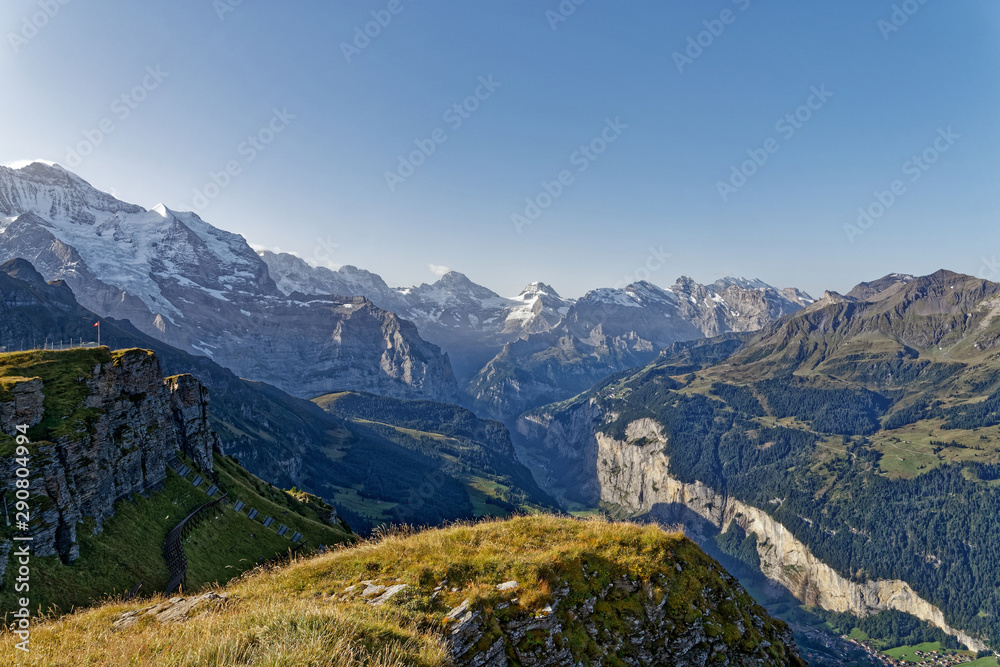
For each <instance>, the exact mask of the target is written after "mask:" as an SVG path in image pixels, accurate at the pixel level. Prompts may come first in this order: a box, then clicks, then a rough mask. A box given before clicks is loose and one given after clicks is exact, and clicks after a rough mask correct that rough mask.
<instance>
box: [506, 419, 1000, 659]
mask: <svg viewBox="0 0 1000 667" xmlns="http://www.w3.org/2000/svg"><path fill="white" fill-rule="evenodd" d="M573 413H574V414H573V416H572V418H571V419H570V420H569V421H566V422H563V421H558V420H554V419H553V418H552V417H551V416H550V415H544V414H543V415H538V414H536V415H529V416H527V417H525V418H522V419H521V421H520V422H519V424H518V430H519V431H520V432H521V433H522V434H523V435H529V436H534V437H535V439H536V440H541V441H542V442H544V443H545V445H546V446H548V447H551V448H552V449H553V450H554V451H555V452H558V454H559V455H560V456H563V457H566V456H572V457H575V458H576V459H577V464H578V466H577V467H578V468H579V469H580V470H585V471H587V475H586V478H585V479H580V480H579V482H580V484H581V486H580V488H581V493H582V495H583V496H584V498H585V499H586V500H588V501H589V502H591V503H593V504H597V503H598V502H605V503H611V504H613V505H617V506H619V507H622V508H625V509H626V510H627V511H628V512H629V513H630V514H632V515H634V516H643V515H648V516H650V517H651V518H654V519H657V520H660V521H664V522H668V523H669V522H676V521H680V522H683V523H684V524H685V526H686V527H687V528H688V529H689V531H690V532H691V533H692V537H694V538H695V539H699V538H700V537H701V535H700V532H701V531H700V526H699V523H700V521H698V520H694V521H692V519H694V516H692V514H693V515H695V516H696V517H698V518H699V519H700V520H703V521H705V522H708V523H709V524H711V525H712V526H714V527H715V528H718V529H719V530H720V531H725V530H726V529H727V528H728V527H729V525H730V523H732V522H734V521H735V522H736V524H737V525H738V526H739V527H740V528H742V529H743V530H744V531H746V532H747V533H748V534H750V533H753V534H755V535H756V537H757V549H758V553H759V556H760V562H761V571H762V572H763V574H764V575H765V576H767V577H768V578H769V579H771V580H772V581H775V582H777V583H778V584H780V585H781V586H783V587H784V588H786V589H788V590H789V591H790V592H791V593H792V594H793V595H795V597H796V598H798V599H799V600H801V601H802V602H803V603H805V604H809V605H816V606H819V607H822V608H824V609H829V610H832V611H841V612H851V613H853V614H856V615H859V616H866V615H869V614H872V613H877V612H880V611H884V610H889V609H896V610H899V611H902V612H906V613H909V614H912V615H913V616H916V617H917V618H919V619H921V620H924V621H927V622H929V623H931V624H932V625H934V626H936V627H938V628H941V629H942V630H943V631H944V632H946V633H948V634H950V635H954V636H955V637H956V638H958V640H959V641H961V642H962V643H964V644H965V645H966V646H968V647H969V648H970V649H972V650H983V649H985V648H986V645H985V644H983V643H982V642H981V641H979V640H977V639H975V638H973V637H970V636H969V635H967V634H966V633H963V632H961V631H960V630H957V629H955V628H952V627H950V626H949V625H948V623H947V622H946V621H945V618H944V613H943V612H942V611H941V610H940V609H938V608H937V607H935V606H934V605H932V604H931V603H929V602H927V601H926V600H924V599H922V598H921V597H920V596H919V595H917V594H916V592H914V590H913V589H912V588H911V587H910V586H909V584H907V583H906V582H904V581H899V580H869V581H864V582H854V581H850V580H848V579H846V578H845V577H843V576H841V575H840V574H838V573H837V572H836V571H835V570H834V569H833V568H831V567H830V566H828V565H827V564H825V563H824V562H822V561H821V560H819V559H818V558H816V557H815V556H814V555H813V553H812V552H811V551H810V549H809V548H808V547H807V546H806V545H805V544H803V543H802V542H800V541H799V540H798V539H796V538H795V537H794V536H793V535H792V533H791V532H790V531H788V530H787V529H786V528H785V527H784V526H783V525H782V524H781V523H780V522H778V521H777V520H775V519H774V518H773V517H771V516H770V515H769V514H768V513H767V512H765V511H763V510H761V509H760V508H757V507H753V506H750V505H747V504H745V503H742V502H740V501H738V500H734V499H733V498H730V497H728V496H726V495H725V494H721V493H718V492H716V491H715V490H713V489H711V488H709V487H708V486H706V485H704V484H702V483H701V482H695V483H691V484H688V483H683V482H681V481H679V480H678V479H676V478H674V477H673V476H672V475H671V473H670V459H669V457H668V456H667V455H666V454H665V453H664V445H665V444H666V442H667V440H666V438H665V436H664V434H663V430H662V428H661V427H660V425H659V424H658V423H656V422H655V421H654V420H652V419H648V418H647V419H638V420H636V421H633V422H631V423H629V425H628V426H627V428H626V430H625V441H621V440H616V439H614V438H612V437H610V436H608V435H606V434H604V433H599V432H597V431H596V429H595V428H594V427H595V426H596V425H598V424H600V423H601V422H602V421H604V419H603V417H602V415H601V414H600V408H599V407H598V406H597V405H596V403H595V402H594V401H590V402H588V403H585V404H583V405H581V406H580V407H578V408H577V409H576V410H574V411H573ZM679 510H680V511H679Z"/></svg>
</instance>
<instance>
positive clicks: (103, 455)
mask: <svg viewBox="0 0 1000 667" xmlns="http://www.w3.org/2000/svg"><path fill="white" fill-rule="evenodd" d="M6 379H7V380H8V381H12V384H6V383H5V385H4V387H3V388H4V389H5V392H4V393H5V394H12V395H13V397H14V401H13V403H14V408H13V409H12V410H0V432H2V433H3V434H5V435H8V436H13V435H16V433H17V430H16V429H17V425H18V424H23V423H27V424H29V425H32V422H34V423H35V424H37V423H39V422H40V421H41V419H42V418H43V417H44V412H43V411H40V410H39V407H40V406H41V402H42V400H43V398H44V395H45V393H46V391H55V389H49V388H47V387H45V386H43V385H42V382H41V380H39V379H38V378H34V379H22V378H14V379H12V378H6ZM78 381H79V382H84V383H85V384H86V386H87V389H88V395H87V397H86V399H85V401H84V404H83V405H82V406H79V407H81V408H89V409H92V410H93V411H94V414H95V417H94V419H93V420H92V421H91V422H90V425H89V426H88V427H87V428H85V429H83V430H79V431H77V432H74V433H72V434H59V435H55V434H53V436H54V437H52V438H51V439H50V440H45V441H39V442H33V443H31V445H30V447H29V448H30V450H31V451H32V452H33V456H32V457H31V461H30V470H31V474H32V476H31V478H30V479H31V494H32V500H31V503H32V508H33V514H32V524H31V525H32V533H31V534H32V538H33V541H32V552H33V554H34V555H36V556H53V555H58V556H59V557H60V558H61V559H62V560H63V562H67V563H68V562H72V561H73V560H75V559H76V558H77V557H78V556H79V545H78V543H77V533H76V531H77V527H78V525H79V523H80V522H81V521H82V520H83V518H84V517H91V518H93V519H95V520H96V522H97V527H98V529H100V526H101V524H102V522H103V521H104V519H106V518H108V517H110V516H111V515H112V514H113V513H114V506H115V502H117V501H118V500H120V499H122V498H124V497H127V496H129V495H131V494H135V493H139V494H145V493H147V492H149V491H150V490H152V489H153V488H155V487H156V486H157V485H158V484H160V483H161V482H162V481H163V480H164V479H165V478H166V463H167V460H168V459H169V458H170V457H171V455H172V453H173V452H174V451H176V450H178V449H180V450H181V451H183V452H184V453H185V454H187V455H189V456H190V457H191V458H192V459H194V460H195V461H196V462H197V463H198V464H199V466H201V468H202V469H203V470H205V471H206V472H210V471H211V470H212V452H213V447H214V445H215V441H216V440H215V437H214V435H213V434H212V432H211V431H210V429H209V426H208V413H207V410H208V403H207V395H206V392H205V390H204V389H203V388H202V387H201V386H200V385H199V384H198V383H197V381H196V380H194V379H193V378H191V377H190V376H177V377H174V378H170V379H169V380H164V379H163V376H162V373H161V371H160V364H159V361H158V360H157V359H156V357H155V356H153V355H152V353H149V352H147V351H145V350H129V351H127V352H124V353H121V354H117V355H115V357H114V358H113V359H112V360H109V361H107V362H102V363H98V364H97V365H96V366H95V368H94V370H93V372H92V373H91V376H90V377H89V378H87V377H81V378H80V379H79V380H78ZM0 405H6V403H4V402H2V401H0ZM24 420H27V421H24ZM16 468H17V463H16V462H15V460H14V457H3V459H2V460H0V475H2V479H3V480H4V482H3V489H5V490H6V491H7V494H8V498H12V497H13V494H14V491H15V486H14V480H16V479H17V478H16V476H15V469H16ZM5 564H6V560H3V561H2V562H0V565H5ZM0 576H2V572H0Z"/></svg>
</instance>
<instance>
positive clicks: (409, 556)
mask: <svg viewBox="0 0 1000 667" xmlns="http://www.w3.org/2000/svg"><path fill="white" fill-rule="evenodd" d="M675 556H676V557H678V559H679V560H684V561H686V562H687V563H691V562H698V563H704V562H706V561H707V559H705V557H704V556H703V555H702V554H701V553H700V551H698V549H697V547H696V546H695V545H694V544H693V543H691V542H690V541H688V540H686V539H684V538H683V536H682V535H680V534H672V533H665V532H664V531H662V530H660V529H658V528H654V527H639V526H635V525H631V524H615V523H608V522H605V521H599V520H589V521H577V520H571V519H562V518H558V517H552V516H536V517H519V518H515V519H511V520H507V521H493V522H486V523H480V524H476V525H456V526H452V527H449V528H445V529H441V530H431V531H426V532H421V533H415V534H414V533H410V532H403V533H397V534H392V535H387V536H382V537H380V538H378V539H375V540H372V541H369V542H366V543H363V544H361V545H360V546H356V547H351V548H345V549H340V550H337V551H334V552H331V553H327V554H324V555H320V556H315V557H312V558H307V559H302V560H299V561H297V562H294V563H292V564H289V565H286V566H284V567H280V568H276V569H272V570H258V571H255V572H252V573H249V574H248V575H247V576H245V577H243V578H241V579H239V580H236V581H234V582H231V583H230V584H229V585H228V586H226V587H225V588H222V589H219V590H220V592H223V593H225V594H227V595H228V596H229V600H228V601H226V602H216V603H210V605H208V606H206V607H203V608H199V609H196V610H195V611H194V612H193V617H192V618H190V619H188V620H186V621H185V622H183V623H170V624H164V623H160V622H158V621H156V620H152V619H148V618H147V619H143V620H140V621H139V622H138V623H136V624H135V625H133V626H131V627H127V628H121V629H113V628H112V624H113V623H114V621H115V620H117V619H118V618H120V617H121V616H122V615H123V614H124V613H126V612H128V611H132V610H138V609H143V608H145V607H148V606H150V605H152V604H154V603H155V602H158V601H162V598H155V599H150V598H147V599H143V600H139V601H132V602H129V603H120V602H116V603H109V604H106V605H104V606H102V607H99V608H96V609H92V610H88V611H83V612H80V613H76V614H73V615H70V616H65V617H62V618H59V619H49V620H42V621H39V622H37V624H36V625H35V627H34V628H33V630H32V635H31V649H32V650H31V652H30V654H24V653H23V652H20V651H17V650H16V649H15V648H14V642H15V641H16V638H15V637H14V636H13V635H10V634H5V635H0V664H31V665H66V664H73V665H102V666H104V665H157V666H159V665H167V666H173V665H178V666H180V665H251V664H252V665H275V666H277V665H282V666H285V665H329V666H336V667H348V666H354V665H372V666H377V667H395V666H400V667H401V666H403V665H407V666H417V667H420V666H425V665H426V666H431V665H445V664H448V661H447V652H446V648H445V645H444V643H443V641H442V633H441V630H442V627H443V626H442V619H443V616H444V614H445V613H446V612H447V611H448V609H450V608H451V607H453V606H456V605H457V604H459V603H460V602H461V601H462V600H464V599H470V600H472V604H473V606H474V607H478V608H488V607H491V606H492V605H493V604H495V603H498V602H500V601H501V600H508V599H509V598H510V593H504V592H498V591H497V590H496V584H498V583H501V582H504V581H508V580H511V579H515V580H517V581H518V582H520V584H521V588H520V589H519V590H518V591H517V594H518V595H519V597H520V605H521V607H522V608H523V609H525V610H528V611H530V610H532V609H539V608H541V606H543V605H544V604H546V603H547V600H548V598H549V596H550V595H551V594H552V588H553V583H554V582H555V581H556V580H557V578H562V579H563V580H565V579H566V577H567V576H570V577H571V576H572V573H573V572H574V571H575V572H577V576H579V571H580V570H581V563H583V562H585V561H586V562H590V563H594V562H599V563H601V564H603V566H604V567H607V568H609V569H610V570H617V571H619V572H627V573H629V574H630V575H631V576H634V577H640V578H643V577H647V576H651V575H652V574H653V573H654V572H658V571H662V570H663V569H664V567H665V566H668V567H669V566H670V563H671V562H672V561H673V560H674V559H675ZM445 579H447V580H448V584H447V585H446V586H445V587H444V588H443V589H442V590H441V591H440V592H439V593H438V594H437V596H433V591H434V589H436V588H438V584H439V583H440V582H441V581H442V580H445ZM364 580H377V581H379V582H381V583H386V584H389V583H405V584H407V585H408V586H409V588H408V589H407V591H405V593H403V594H400V595H399V597H398V598H396V599H394V600H393V604H386V605H384V606H381V607H372V606H369V605H368V604H366V603H365V601H363V600H361V599H360V598H358V597H354V598H351V597H350V595H345V593H344V592H345V589H346V588H347V587H348V586H351V585H357V584H359V583H360V582H362V581H364ZM452 589H457V590H452ZM345 598H347V599H345Z"/></svg>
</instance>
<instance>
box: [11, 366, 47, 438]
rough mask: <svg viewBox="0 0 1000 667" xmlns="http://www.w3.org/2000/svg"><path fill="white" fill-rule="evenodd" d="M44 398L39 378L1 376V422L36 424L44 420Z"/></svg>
mask: <svg viewBox="0 0 1000 667" xmlns="http://www.w3.org/2000/svg"><path fill="white" fill-rule="evenodd" d="M44 398H45V397H44V396H43V395H42V381H41V380H40V379H38V378H31V379H28V378H14V377H5V378H0V424H24V425H27V426H34V425H35V424H37V423H38V422H40V421H42V414H43V409H42V400H43V399H44ZM4 432H6V431H4Z"/></svg>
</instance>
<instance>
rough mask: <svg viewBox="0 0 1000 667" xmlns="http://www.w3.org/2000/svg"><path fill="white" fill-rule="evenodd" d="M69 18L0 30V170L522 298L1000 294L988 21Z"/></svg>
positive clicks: (402, 279)
mask: <svg viewBox="0 0 1000 667" xmlns="http://www.w3.org/2000/svg"><path fill="white" fill-rule="evenodd" d="M62 1H63V2H65V4H61V3H60V0H34V1H31V0H8V1H7V2H5V3H3V6H2V9H0V28H2V32H3V35H4V43H3V44H0V77H2V81H3V82H4V93H5V95H4V98H5V100H4V104H3V105H0V127H2V128H3V140H2V143H0V162H3V163H8V162H12V161H15V160H20V159H25V158H44V159H48V160H53V161H56V162H59V163H61V164H63V165H66V166H73V169H74V171H76V172H77V173H79V174H80V175H81V176H83V177H84V178H86V179H88V180H89V181H91V182H92V183H93V184H94V185H96V186H98V187H100V188H102V189H107V190H109V191H112V192H114V193H115V194H117V195H118V196H120V197H121V198H123V199H126V200H128V201H132V202H135V203H139V204H142V205H144V206H147V207H151V206H153V205H154V204H156V203H159V202H163V203H165V204H166V205H167V206H169V207H170V208H173V209H177V210H189V209H197V210H199V212H200V213H201V215H202V217H204V218H205V219H206V220H207V221H209V222H211V223H212V224H215V225H216V226H219V227H222V228H224V229H228V230H231V231H235V232H238V233H241V234H243V235H244V236H245V237H246V238H247V239H248V241H250V242H251V243H252V244H255V245H261V246H266V247H271V248H279V249H281V250H287V251H294V252H296V253H297V254H299V255H301V256H303V257H306V258H309V259H312V260H313V261H324V262H328V263H332V264H334V265H339V264H354V265H357V266H361V267H364V268H367V269H370V270H372V271H375V272H377V273H379V274H381V275H382V276H383V277H384V278H385V279H386V280H387V281H388V282H389V283H390V284H399V285H409V284H415V283H420V282H424V281H427V282H430V281H433V280H435V279H436V277H435V275H434V273H433V272H432V269H431V266H432V265H433V266H434V267H450V268H452V269H455V270H458V271H462V272H464V273H466V274H467V275H469V276H470V277H471V278H472V279H473V280H475V281H477V282H479V283H482V284H485V285H487V286H489V287H491V288H492V289H494V290H496V291H499V292H501V293H504V294H514V293H517V292H518V291H519V290H520V288H521V287H523V286H524V285H525V284H527V283H528V282H530V281H533V280H542V281H545V282H547V283H549V284H551V285H553V286H554V287H555V288H556V289H557V290H559V291H560V292H561V293H563V294H564V295H568V296H579V295H581V294H582V293H583V292H584V291H586V290H588V289H591V288H594V287H598V286H608V285H614V284H619V283H621V282H623V281H624V280H625V279H626V278H636V277H637V278H646V277H648V278H649V279H650V280H652V281H653V282H655V283H658V284H661V285H664V286H668V285H670V284H672V283H673V281H674V279H675V278H676V277H677V276H678V275H680V274H689V275H692V276H693V277H694V278H695V279H697V280H699V281H702V282H706V281H712V280H715V279H716V278H718V277H720V276H722V275H726V274H736V275H745V276H748V277H749V276H754V277H759V278H761V279H764V280H766V281H767V282H770V283H772V284H775V285H777V286H791V285H794V286H798V287H801V288H804V289H806V290H807V291H810V292H813V293H822V291H823V290H824V289H835V290H838V291H845V290H847V289H849V288H850V287H851V286H852V285H853V284H855V283H856V282H858V281H860V280H862V279H872V278H875V277H879V276H881V275H884V274H886V273H889V272H893V271H899V272H909V273H929V272H932V271H934V270H936V269H938V268H942V267H946V268H951V269H953V270H957V271H964V272H968V273H975V274H978V275H983V276H984V277H992V278H994V279H1000V266H996V267H995V268H994V267H993V266H992V265H991V264H988V265H986V266H984V262H983V259H984V258H986V259H989V260H992V259H993V257H994V256H1000V235H998V233H997V214H998V212H1000V211H998V208H1000V207H998V197H997V192H998V191H1000V188H998V183H997V179H998V175H1000V124H998V122H997V120H998V116H1000V80H998V77H997V76H996V73H997V71H1000V67H998V65H1000V6H998V5H997V4H996V3H995V2H994V1H993V0H955V1H953V2H945V1H944V0H927V1H926V2H924V4H920V2H919V0H908V2H905V3H903V2H896V3H894V2H889V1H882V0H841V1H838V2H836V3H833V2H825V3H820V2H803V1H802V0H774V1H772V2H763V1H762V0H738V1H735V2H734V1H732V0H713V1H711V2H697V3H693V2H685V3H681V2H653V1H652V0H647V1H640V2H629V3H623V2H611V1H610V0H585V1H583V2H582V3H581V4H579V5H577V4H575V3H574V2H573V0H565V1H564V2H562V3H560V2H559V1H558V0H542V1H539V0H532V1H528V0H524V1H521V0H479V1H477V2H468V1H467V0H465V1H459V0H439V1H437V2H429V1H427V0H398V2H396V1H395V0H393V1H392V2H390V0H376V1H365V2H352V3H328V2H320V1H319V0H311V1H308V0H307V1H303V2H298V3H262V2H249V1H243V2H241V3H237V2H236V0H218V1H217V2H213V0H179V1H177V2H171V3H108V2H105V3H87V2H83V0H68V1H67V0H62ZM894 4H895V7H896V8H898V11H896V9H894ZM95 5H96V6H95ZM560 7H562V13H560ZM570 8H572V10H573V11H572V13H570V12H569V9H570ZM391 10H395V11H396V13H392V11H391ZM905 10H909V11H910V13H909V14H908V13H906V11H905ZM46 12H47V14H48V15H46V14H45V13H46ZM373 12H374V13H375V14H374V16H373V14H372V13H373ZM894 12H895V17H894ZM904 17H905V22H903V18H904ZM379 18H380V19H381V20H382V22H383V23H384V24H385V25H384V26H382V25H378V24H369V22H371V21H374V20H376V19H379ZM894 18H895V23H893V19H894ZM562 19H565V20H562ZM706 22H707V24H706ZM880 22H881V23H880ZM366 24H369V25H367V26H366ZM39 26H40V27H39ZM366 27H367V29H368V32H369V33H371V34H374V35H375V36H374V37H371V38H369V40H368V41H367V42H366V41H364V39H363V38H359V39H357V41H355V39H356V37H357V35H358V34H359V33H362V34H363V33H364V31H365V29H366ZM897 28H898V29H897ZM713 32H714V34H713ZM689 40H690V41H689ZM699 41H700V42H701V45H700V46H692V43H694V44H696V45H697V44H698V42H699ZM345 44H352V45H353V46H351V47H347V48H345V46H344V45H345ZM677 53H680V54H682V55H683V56H684V57H683V58H679V57H678V56H677V55H676V54H677ZM684 58H687V60H684ZM483 81H485V82H487V83H486V84H484V83H482V82H483ZM813 90H820V91H823V95H822V97H818V96H815V93H814V92H813ZM477 92H478V94H479V98H478V99H477V98H476V94H477ZM829 94H832V95H829ZM123 95H124V96H125V97H124V99H123V98H122V96H123ZM470 96H471V97H470ZM811 96H812V97H811ZM809 103H811V104H812V106H813V108H812V109H810V108H808V104H809ZM456 104H459V105H465V106H464V107H460V110H458V111H456V110H455V109H454V105H456ZM803 105H806V106H805V107H804V108H802V107H803ZM789 113H791V114H793V116H792V120H791V121H789V120H783V119H785V117H786V114H789ZM795 113H798V114H799V119H798V120H796V119H795V116H794V114H795ZM802 119H806V120H802ZM459 121H460V122H459ZM779 123H781V124H780V125H779ZM102 127H103V129H104V130H109V129H110V131H109V132H104V131H102ZM602 134H603V136H602ZM101 135H103V136H101ZM248 137H255V138H256V139H255V141H256V144H257V146H256V147H255V146H254V142H253V141H248ZM435 138H436V139H437V141H435ZM608 139H613V140H612V141H608ZM442 140H443V142H442ZM769 140H770V141H769ZM267 141H269V143H266V142H267ZM418 142H419V144H418ZM935 142H936V146H935ZM81 143H82V144H83V146H82V148H83V150H82V151H78V152H88V153H89V154H88V155H86V156H85V157H84V156H81V157H80V158H79V159H77V158H76V157H74V156H73V155H72V154H71V153H70V150H71V149H73V150H76V149H78V148H81ZM419 145H422V146H423V147H424V152H425V153H429V152H430V147H431V146H433V148H434V150H433V152H432V153H431V154H430V155H421V154H418V155H415V156H413V159H412V160H411V157H410V154H411V153H413V151H419V150H420V148H419ZM588 146H590V148H589V149H588V151H589V152H588V151H581V147H588ZM768 149H770V150H768ZM598 151H601V152H600V153H599V154H597V153H598ZM748 151H749V152H748ZM925 151H926V152H927V153H926V156H925V157H926V158H927V159H928V160H930V159H931V158H933V164H929V163H926V162H922V160H923V159H924V158H921V157H920V156H921V155H923V154H924V153H925ZM400 156H403V158H404V160H405V161H406V162H407V163H409V166H412V165H413V163H420V164H419V166H416V167H415V168H413V170H412V174H411V173H410V171H409V170H408V165H406V164H404V165H403V166H402V168H401V166H400ZM754 156H756V158H757V161H758V162H763V164H761V165H758V164H755V163H753V162H749V163H747V164H744V163H745V162H747V160H752V159H753V157H754ZM914 156H917V157H918V158H919V159H920V160H921V162H920V163H919V164H918V163H916V162H913V161H912V158H913V157H914ZM764 157H766V161H764V159H763V158H764ZM251 158H252V159H251ZM67 162H69V163H70V164H68V165H67ZM227 166H228V167H231V168H232V169H231V171H232V172H233V173H232V174H231V175H230V174H226V175H225V176H219V174H220V173H221V172H225V171H226V169H227ZM734 166H735V168H736V169H737V171H739V170H741V169H742V170H743V172H744V174H741V175H737V176H735V177H734V176H733V167H734ZM387 172H390V173H395V177H389V178H387V175H386V174H387ZM212 173H215V174H216V175H217V180H218V181H221V182H223V183H226V182H227V181H228V183H227V184H226V187H224V188H215V186H214V185H213V184H212V180H211V174H212ZM747 173H749V174H751V175H750V176H748V177H746V179H745V183H744V182H743V180H742V178H741V176H745V174H747ZM404 176H405V178H404ZM560 177H562V178H563V183H560V182H559V181H560ZM387 181H388V182H387ZM720 182H723V183H728V187H725V186H723V187H721V190H722V192H720ZM894 182H895V183H894ZM545 184H548V192H547V191H546V187H545ZM737 186H738V187H737ZM894 186H895V189H896V193H893V189H894ZM206 187H207V188H208V189H207V192H206ZM196 192H198V193H201V197H200V198H199V197H198V196H197V195H196ZM552 193H555V194H556V195H557V196H554V197H553V196H552ZM526 199H527V200H534V202H535V204H536V205H539V204H540V205H541V206H539V207H538V210H533V209H532V208H531V207H530V206H529V203H528V202H527V201H526ZM879 199H881V202H880V201H879ZM859 207H861V208H862V210H866V211H868V212H869V214H870V215H871V217H870V218H867V219H865V218H863V219H862V220H861V222H862V224H861V225H859V224H858V219H859V211H858V209H859ZM529 214H530V215H529ZM535 214H537V215H535ZM872 214H878V215H872ZM515 215H519V216H521V217H520V218H514V219H513V220H512V216H515ZM531 217H534V219H530V218H531ZM517 220H520V221H521V224H516V221H517ZM526 221H527V223H528V224H525V222H526ZM845 225H846V226H848V227H847V228H846V229H845ZM852 226H853V227H852ZM665 255H669V258H666V259H663V257H664V256H665ZM649 267H652V270H649ZM438 270H440V268H438Z"/></svg>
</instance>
